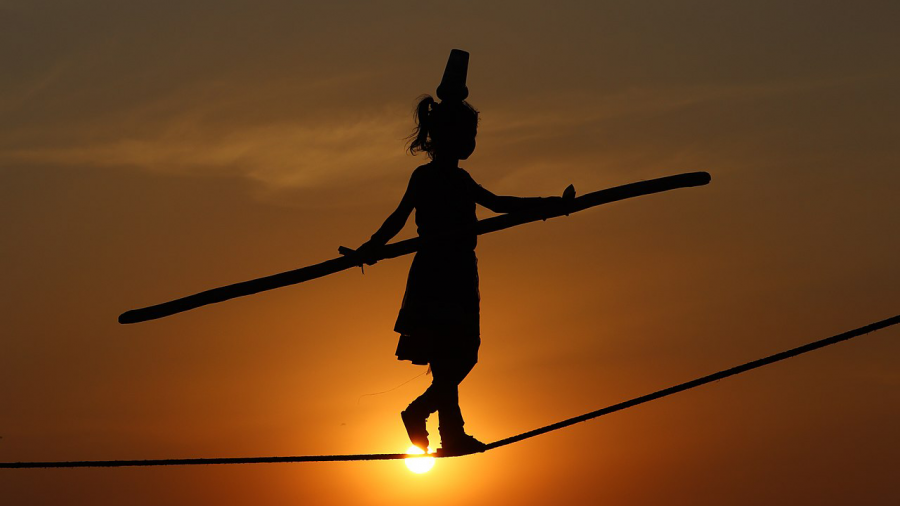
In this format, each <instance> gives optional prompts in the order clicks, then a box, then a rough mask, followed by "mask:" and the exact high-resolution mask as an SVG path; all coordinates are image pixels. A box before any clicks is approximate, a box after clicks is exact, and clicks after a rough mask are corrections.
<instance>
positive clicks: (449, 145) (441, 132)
mask: <svg viewBox="0 0 900 506" xmlns="http://www.w3.org/2000/svg"><path fill="white" fill-rule="evenodd" d="M439 92H440V90H439ZM477 127H478V111H476V110H475V109H474V108H473V107H472V106H471V105H469V104H468V103H467V102H465V101H463V100H456V101H449V100H444V101H443V102H440V103H438V102H435V100H434V99H433V98H431V97H430V96H427V95H426V96H425V97H424V98H422V99H421V101H420V102H419V104H418V107H417V108H416V129H415V131H414V132H413V135H412V136H411V139H412V142H411V143H410V146H409V151H410V152H411V153H412V154H416V153H418V152H425V153H427V155H428V157H429V158H430V159H431V161H430V162H429V163H427V164H425V165H422V166H420V167H418V168H417V169H416V170H415V171H414V172H413V173H412V176H411V177H410V180H409V186H408V187H407V189H406V194H405V195H403V199H402V200H401V201H400V205H399V206H398V207H397V210H396V211H394V212H393V213H391V215H390V216H389V217H388V218H387V220H386V221H385V222H384V225H382V226H381V228H380V229H378V231H377V232H375V234H374V235H373V236H372V239H371V240H370V241H368V242H367V243H365V244H363V245H362V246H361V247H360V248H359V250H357V252H358V254H359V255H361V257H362V258H367V257H371V256H372V255H373V253H374V251H375V250H377V249H378V248H379V247H381V246H383V245H384V244H386V243H387V242H388V241H389V240H390V239H391V238H392V237H394V236H395V235H396V234H397V233H398V232H399V231H400V230H401V229H402V228H403V226H404V225H405V224H406V220H407V218H408V217H409V215H410V213H411V212H412V211H413V209H415V211H416V225H417V226H418V233H419V237H420V238H421V246H420V248H419V250H418V252H417V253H416V256H415V258H414V259H413V262H412V266H411V267H410V270H409V279H408V281H407V284H406V294H405V295H404V296H403V304H402V306H401V308H400V314H399V316H398V317H397V323H396V325H395V326H394V330H395V331H396V332H398V333H399V334H400V340H399V343H398V345H397V359H398V360H410V361H412V363H413V364H420V365H425V364H429V365H430V366H431V372H432V383H431V386H429V387H428V389H427V390H425V393H423V394H422V395H420V396H419V397H418V398H417V399H415V400H414V401H413V402H412V403H411V404H410V405H409V407H407V408H406V410H405V411H403V412H402V413H401V417H402V419H403V423H404V425H405V426H406V430H407V432H408V434H409V439H410V441H412V443H413V444H414V445H416V446H418V447H419V448H422V449H423V450H425V451H426V452H427V451H428V450H427V448H428V432H427V431H426V428H425V427H426V425H425V421H426V419H427V418H428V416H429V415H430V414H431V413H434V412H435V411H437V412H438V414H439V417H440V419H439V422H440V427H439V430H440V436H441V453H442V454H445V455H453V454H464V453H472V452H478V451H483V450H484V449H485V445H484V443H482V442H481V441H479V440H477V439H475V438H474V437H472V436H470V435H468V434H466V432H465V430H464V429H463V417H462V413H461V412H460V409H459V398H458V386H459V384H460V382H462V380H463V379H464V378H465V377H466V375H468V374H469V371H471V370H472V368H473V367H474V366H475V363H476V362H477V361H478V348H479V346H480V344H481V332H480V325H479V293H478V268H477V264H478V260H477V259H476V258H475V244H476V234H475V230H474V225H475V223H476V222H477V218H476V217H475V204H481V205H482V206H484V207H486V208H488V209H490V210H491V211H494V212H497V213H508V212H515V211H519V210H524V209H527V208H530V207H532V206H534V205H538V204H539V203H540V202H541V201H543V200H545V199H541V198H519V197H502V196H497V195H494V194H493V193H491V192H489V191H488V190H485V189H484V188H482V187H481V186H479V185H478V184H477V183H476V182H475V181H474V180H473V179H472V177H471V176H470V175H469V174H468V172H466V171H465V170H463V169H462V168H460V167H459V161H460V160H466V159H468V158H469V156H470V155H471V154H472V152H473V151H474V150H475V134H476V132H477ZM555 199H559V197H556V198H555Z"/></svg>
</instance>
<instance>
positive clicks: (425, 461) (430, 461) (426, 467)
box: [403, 446, 434, 474]
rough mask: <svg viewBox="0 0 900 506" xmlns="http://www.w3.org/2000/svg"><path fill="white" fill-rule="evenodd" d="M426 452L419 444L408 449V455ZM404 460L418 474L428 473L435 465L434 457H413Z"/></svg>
mask: <svg viewBox="0 0 900 506" xmlns="http://www.w3.org/2000/svg"><path fill="white" fill-rule="evenodd" d="M424 453H425V452H423V451H422V449H421V448H419V447H417V446H410V447H409V448H408V449H407V450H406V454H407V455H422V454H424ZM403 460H404V461H405V462H406V467H408V468H409V470H410V471H412V472H414V473H416V474H422V473H427V472H428V471H430V470H431V468H432V467H434V457H413V458H408V459H403Z"/></svg>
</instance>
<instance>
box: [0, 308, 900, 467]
mask: <svg viewBox="0 0 900 506" xmlns="http://www.w3.org/2000/svg"><path fill="white" fill-rule="evenodd" d="M898 323H900V315H897V316H894V317H892V318H888V319H886V320H881V321H879V322H875V323H872V324H869V325H866V326H864V327H860V328H858V329H854V330H850V331H848V332H844V333H843V334H838V335H836V336H831V337H828V338H825V339H821V340H819V341H814V342H812V343H809V344H805V345H803V346H798V347H797V348H792V349H790V350H787V351H782V352H780V353H776V354H774V355H770V356H768V357H765V358H761V359H758V360H754V361H752V362H747V363H746V364H742V365H739V366H736V367H732V368H729V369H725V370H722V371H719V372H717V373H713V374H710V375H708V376H703V377H702V378H697V379H695V380H691V381H688V382H685V383H681V384H679V385H675V386H672V387H669V388H665V389H662V390H659V391H656V392H653V393H650V394H646V395H642V396H640V397H635V398H634V399H631V400H628V401H625V402H620V403H618V404H613V405H612V406H607V407H605V408H602V409H598V410H596V411H591V412H590V413H585V414H583V415H580V416H576V417H572V418H569V419H567V420H563V421H561V422H557V423H554V424H551V425H547V426H545V427H541V428H538V429H534V430H531V431H528V432H523V433H522V434H518V435H515V436H510V437H508V438H506V439H501V440H499V441H494V442H493V443H490V444H488V445H487V447H486V448H485V450H484V451H488V450H493V449H495V448H499V447H501V446H506V445H510V444H513V443H517V442H519V441H522V440H525V439H529V438H533V437H535V436H539V435H541V434H546V433H548V432H552V431H555V430H559V429H562V428H565V427H569V426H571V425H575V424H576V423H581V422H586V421H588V420H592V419H594V418H598V417H601V416H603V415H608V414H610V413H614V412H616V411H621V410H623V409H628V408H631V407H634V406H637V405H638V404H643V403H645V402H650V401H653V400H656V399H661V398H663V397H667V396H669V395H672V394H676V393H678V392H684V391H685V390H690V389H692V388H697V387H699V386H701V385H705V384H707V383H711V382H713V381H718V380H720V379H723V378H727V377H729V376H735V375H737V374H741V373H743V372H747V371H750V370H753V369H757V368H760V367H763V366H766V365H769V364H773V363H775V362H779V361H781V360H785V359H788V358H791V357H796V356H798V355H802V354H804V353H809V352H811V351H813V350H818V349H819V348H824V347H826V346H831V345H832V344H836V343H839V342H842V341H847V340H850V339H853V338H854V337H858V336H861V335H863V334H868V333H870V332H874V331H876V330H881V329H883V328H885V327H890V326H891V325H896V324H898ZM463 455H466V454H461V455H441V454H440V452H438V454H437V455H431V454H429V455H407V454H405V453H374V454H360V455H301V456H293V457H234V458H197V459H157V460H92V461H73V462H0V468H7V469H13V468H15V469H21V468H59V467H126V466H186V465H206V464H273V463H286V462H348V461H360V460H399V459H405V458H421V457H438V458H441V457H460V456H463Z"/></svg>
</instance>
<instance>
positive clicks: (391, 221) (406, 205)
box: [356, 177, 415, 263]
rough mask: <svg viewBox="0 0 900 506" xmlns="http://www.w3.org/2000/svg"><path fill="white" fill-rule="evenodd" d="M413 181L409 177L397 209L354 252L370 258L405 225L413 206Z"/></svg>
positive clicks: (364, 257)
mask: <svg viewBox="0 0 900 506" xmlns="http://www.w3.org/2000/svg"><path fill="white" fill-rule="evenodd" d="M413 181H414V178H412V177H411V178H410V180H409V185H408V186H407V187H406V193H404V194H403V198H402V199H400V204H399V205H398V206H397V209H395V210H394V212H392V213H391V214H390V216H388V217H387V219H386V220H384V223H383V224H382V225H381V227H380V228H379V229H378V231H376V232H375V233H374V234H372V238H371V239H369V240H368V241H366V242H365V243H364V244H363V245H362V246H360V247H359V248H358V249H357V250H356V253H357V254H358V255H360V256H361V257H362V258H363V259H364V260H365V259H368V258H371V256H372V254H373V253H374V251H375V250H376V249H378V248H380V247H382V246H384V245H385V244H387V242H388V241H390V240H391V239H392V238H393V237H394V236H395V235H397V234H398V233H399V232H400V231H401V230H403V227H404V225H406V220H407V219H409V215H410V214H411V213H412V210H413V208H414V207H415V205H414V199H413V193H414V188H413ZM367 263H368V262H367Z"/></svg>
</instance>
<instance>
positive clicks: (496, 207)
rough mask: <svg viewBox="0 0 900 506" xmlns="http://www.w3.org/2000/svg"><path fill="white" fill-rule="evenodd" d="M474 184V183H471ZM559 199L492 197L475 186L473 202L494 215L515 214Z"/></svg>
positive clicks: (492, 195) (491, 194)
mask: <svg viewBox="0 0 900 506" xmlns="http://www.w3.org/2000/svg"><path fill="white" fill-rule="evenodd" d="M473 183H474V181H473ZM555 200H562V199H561V198H560V197H546V198H545V197H509V196H503V195H494V194H493V193H491V192H490V191H489V190H486V189H485V188H484V187H482V186H481V185H479V184H477V183H476V184H475V202H476V203H477V204H480V205H482V206H484V207H486V208H488V209H490V210H491V211H494V212H495V213H515V212H519V211H527V210H529V209H534V208H535V207H538V206H544V205H547V204H550V203H551V202H553V201H555Z"/></svg>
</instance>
